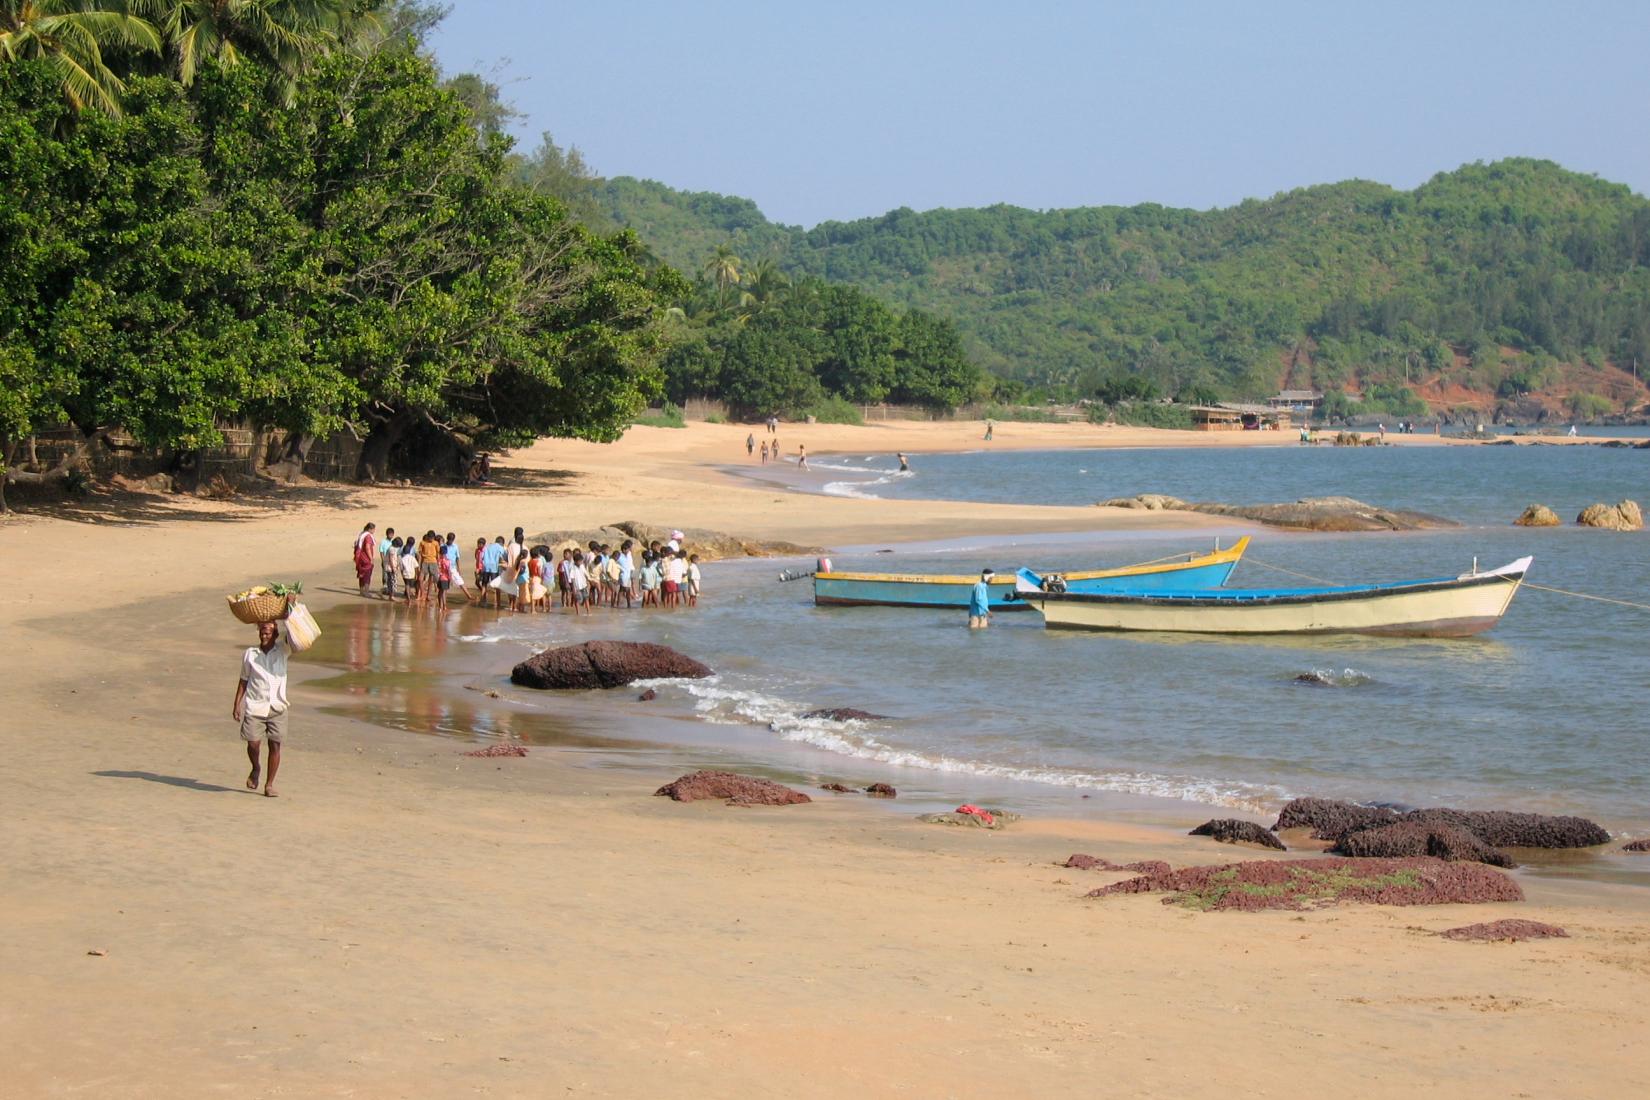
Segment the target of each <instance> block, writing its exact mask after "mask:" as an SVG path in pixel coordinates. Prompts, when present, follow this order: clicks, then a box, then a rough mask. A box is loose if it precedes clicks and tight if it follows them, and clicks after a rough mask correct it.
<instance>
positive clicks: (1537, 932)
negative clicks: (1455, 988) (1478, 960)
mask: <svg viewBox="0 0 1650 1100" xmlns="http://www.w3.org/2000/svg"><path fill="white" fill-rule="evenodd" d="M1438 934H1439V935H1440V936H1442V937H1444V938H1445V939H1446V940H1469V941H1471V940H1477V941H1480V942H1484V943H1496V942H1510V943H1517V942H1518V941H1520V940H1551V939H1566V940H1567V939H1569V938H1570V934H1569V933H1568V932H1566V931H1564V929H1562V928H1560V927H1559V926H1558V925H1556V924H1542V923H1541V922H1540V921H1536V920H1516V919H1514V920H1492V921H1490V922H1488V923H1486V924H1463V925H1462V926H1461V927H1460V928H1450V929H1447V930H1445V931H1443V932H1440V933H1438Z"/></svg>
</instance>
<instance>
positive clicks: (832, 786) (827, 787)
mask: <svg viewBox="0 0 1650 1100" xmlns="http://www.w3.org/2000/svg"><path fill="white" fill-rule="evenodd" d="M819 789H820V790H822V791H835V792H836V793H837V794H858V793H859V792H858V791H856V790H854V788H852V787H850V786H848V785H847V784H846V783H821V784H820V785H819Z"/></svg>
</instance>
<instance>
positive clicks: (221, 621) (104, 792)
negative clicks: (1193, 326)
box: [0, 423, 1650, 1097]
mask: <svg viewBox="0 0 1650 1100" xmlns="http://www.w3.org/2000/svg"><path fill="white" fill-rule="evenodd" d="M746 430H747V429H745V428H742V427H740V428H736V427H732V426H720V427H719V426H711V425H694V426H693V427H691V428H689V429H686V430H683V431H670V430H659V429H654V430H649V429H638V430H636V431H633V432H632V433H630V435H628V436H627V437H626V439H625V440H624V441H622V442H621V443H619V444H617V445H614V446H611V447H599V446H595V445H590V444H578V443H568V442H547V443H543V444H540V445H539V446H536V447H534V448H532V449H530V450H527V451H524V452H522V453H520V454H518V455H517V456H515V457H514V458H513V459H511V460H510V463H509V468H505V469H501V471H500V481H501V482H502V483H503V484H502V485H501V487H498V488H493V489H487V490H480V491H468V492H465V491H461V490H432V489H396V488H375V489H370V490H352V489H344V488H326V487H322V488H311V489H305V490H299V491H293V492H290V493H284V494H276V495H273V496H271V497H267V498H259V499H256V500H249V501H241V502H218V503H199V502H193V501H182V500H177V499H173V498H166V497H159V496H132V497H123V498H100V499H96V500H93V501H91V502H88V503H87V504H84V505H77V506H74V507H72V508H64V509H58V510H55V514H53V515H51V516H46V517H40V516H36V517H25V518H21V519H14V520H10V521H7V522H4V523H0V562H3V563H4V566H5V569H4V571H5V575H6V576H7V578H8V580H9V582H10V583H9V584H8V585H7V586H6V589H5V593H4V595H3V596H0V645H3V647H4V649H3V652H4V654H5V671H4V676H3V677H0V714H3V715H4V720H3V721H0V815H3V816H0V823H3V827H0V928H3V929H4V933H5V934H4V936H0V1095H5V1096H7V1097H11V1096H18V1097H34V1096H67V1095H92V1096H155V1097H192V1096H203V1095H217V1094H223V1095H237V1096H265V1095H284V1096H306V1097H307V1096H369V1097H377V1096H415V1097H425V1096H458V1095H474V1094H482V1095H494V1096H548V1095H566V1094H575V1095H576V1094H587V1095H598V1096H636V1095H646V1094H658V1093H665V1092H669V1093H671V1094H673V1095H688V1096H743V1095H753V1094H757V1093H765V1094H766V1093H782V1094H790V1095H801V1096H837V1095H843V1094H862V1095H874V1096H883V1095H904V1096H922V1097H929V1096H1043V1095H1072V1094H1089V1093H1093V1094H1099V1095H1106V1096H1164V1095H1175V1096H1183V1097H1203V1096H1209V1097H1214V1096H1231V1095H1240V1096H1264V1095H1279V1096H1281V1095H1301V1094H1311V1093H1313V1092H1318V1091H1325V1092H1333V1093H1338V1094H1342V1095H1350V1096H1358V1097H1365V1096H1371V1097H1382V1096H1413V1095H1427V1096H1451V1097H1454V1096H1461V1097H1488V1096H1498V1097H1499V1096H1535V1097H1571V1096H1574V1097H1621V1096H1630V1095H1638V1094H1643V1092H1644V1090H1645V1089H1646V1088H1647V1087H1650V1059H1646V1058H1645V1057H1644V1054H1643V1048H1642V1038H1643V1035H1644V1034H1645V1025H1646V1022H1647V1019H1650V906H1647V904H1646V901H1647V899H1646V898H1645V897H1644V895H1643V892H1642V891H1638V890H1632V889H1628V888H1623V887H1613V886H1609V885H1605V884H1597V883H1576V882H1569V881H1564V880H1554V879H1542V878H1538V877H1532V876H1527V875H1526V876H1521V881H1522V882H1523V884H1524V887H1525V889H1526V891H1527V893H1528V894H1529V896H1530V900H1529V901H1528V902H1526V903H1523V904H1520V905H1501V906H1489V905H1483V906H1452V907H1445V908H1439V909H1416V910H1401V909H1376V908H1347V909H1340V910H1331V911H1324V912H1315V913H1307V914H1290V913H1276V912H1274V913H1262V914H1236V913H1215V914H1200V913H1190V912H1185V911H1181V910H1177V909H1172V908H1168V907H1165V906H1163V905H1162V904H1160V903H1159V900H1158V899H1157V898H1155V897H1150V896H1142V897H1126V898H1115V899H1109V900H1106V901H1089V900H1084V899H1082V897H1081V895H1082V894H1083V893H1084V892H1085V891H1086V890H1088V889H1090V888H1092V887H1093V886H1095V885H1099V884H1102V883H1106V882H1111V881H1115V880H1116V879H1117V878H1118V877H1119V876H1116V875H1107V874H1097V873H1093V872H1078V871H1068V870H1063V869H1060V868H1057V867H1055V866H1054V865H1053V862H1052V861H1056V860H1063V859H1064V858H1065V856H1067V855H1069V854H1070V853H1072V852H1076V851H1083V852H1090V853H1094V854H1099V855H1104V856H1106V857H1108V858H1111V859H1113V860H1116V861H1119V862H1122V861H1127V860H1134V859H1144V858H1163V859H1168V860H1170V861H1171V862H1173V863H1174V864H1175V865H1176V866H1181V865H1185V864H1189V863H1196V862H1219V861H1222V860H1224V859H1227V858H1234V857H1236V856H1238V855H1240V854H1242V855H1245V856H1246V855H1247V853H1239V852H1237V851H1236V850H1234V849H1229V848H1224V847H1218V846H1215V845H1212V844H1208V843H1206V842H1201V841H1197V840H1192V839H1181V838H1175V837H1170V836H1166V835H1164V834H1163V833H1161V832H1159V831H1157V830H1152V829H1147V828H1143V827H1139V826H1133V825H1121V824H1108V823H1095V822H1063V821H1038V820H1031V821H1028V822H1025V823H1023V824H1021V825H1019V826H1017V827H1015V828H1014V829H1013V830H1011V831H1008V832H1005V833H1000V834H998V833H986V832H983V831H974V830H946V829H942V828H937V827H931V826H923V825H919V824H916V823H914V822H913V821H911V820H910V818H909V817H907V816H905V815H904V814H901V813H898V812H895V811H893V810H890V808H889V807H888V806H887V805H886V804H882V805H878V804H872V803H870V802H868V801H865V800H857V799H849V798H841V799H837V800H834V801H820V802H817V803H815V804H812V805H808V806H800V807H787V808H781V809H752V810H738V809H729V808H725V807H722V806H717V805H703V804H694V805H678V804H675V803H670V802H667V801H666V800H664V799H655V798H652V797H650V792H651V791H652V790H653V788H654V787H656V786H658V785H659V784H660V783H661V782H664V781H665V780H667V779H670V778H673V771H672V767H671V764H670V754H669V753H668V752H660V753H658V754H654V755H642V756H640V757H638V758H636V759H635V760H633V761H632V762H631V763H630V765H629V766H627V767H622V768H606V769H601V768H595V767H591V766H589V764H588V763H586V762H584V761H585V758H584V757H581V756H578V755H575V754H570V753H557V752H555V751H551V750H546V749H535V750H534V751H533V752H532V753H531V755H530V756H528V757H527V758H525V759H498V760H485V759H481V760H478V759H468V758H464V757H462V756H459V755H458V754H457V749H458V748H460V747H461V746H458V745H455V744H453V743H451V742H448V741H443V740H438V739H433V738H429V737H420V736H415V735H411V734H403V733H397V732H394V731H390V730H385V729H381V728H378V727H374V726H369V725H366V724H363V723H358V722H354V721H351V720H348V719H345V718H340V717H335V716H330V715H328V714H325V713H322V712H320V711H319V710H317V709H316V708H315V707H314V706H313V705H306V704H310V703H312V701H313V700H312V699H308V700H306V698H305V691H304V688H303V685H302V683H301V678H302V676H303V675H305V672H304V670H302V669H301V668H299V669H298V671H296V672H295V686H294V695H295V701H296V707H295V712H294V719H293V733H292V738H293V740H292V742H291V746H290V748H289V749H288V753H287V759H286V761H285V764H284V766H283V769H282V773H281V777H282V789H283V795H284V796H283V797H282V798H280V799H264V798H262V797H259V796H256V795H252V794H249V793H248V792H246V791H245V790H244V789H242V788H241V782H242V780H243V778H244V775H245V760H244V756H243V755H242V752H241V748H240V744H239V742H238V740H237V739H236V735H235V731H234V727H233V725H232V723H231V722H230V721H229V718H228V712H229V705H230V700H231V695H232V692H233V688H234V675H235V668H236V662H237V659H238V653H239V650H240V648H241V647H243V646H244V645H246V644H248V637H247V636H248V634H249V633H250V631H249V630H248V628H245V627H242V626H240V625H239V624H236V623H235V622H234V621H233V620H232V619H231V618H230V617H229V616H228V614H227V613H226V612H225V611H224V610H223V608H222V605H221V603H220V601H221V599H222V593H224V592H226V591H232V590H234V589H236V588H239V587H242V586H243V585H244V584H246V583H247V582H249V581H259V580H263V579H265V578H266V577H270V576H275V577H284V576H302V577H306V578H308V579H309V580H310V588H311V598H310V602H311V604H312V605H316V606H324V605H325V604H327V603H328V602H330V601H336V600H340V599H355V598H356V597H355V595H354V592H353V580H352V577H351V571H350V567H349V564H348V547H349V545H350V542H351V540H352V538H353V536H354V534H355V532H356V531H358V530H359V529H360V526H361V524H362V523H363V522H365V521H366V520H367V519H370V518H378V519H380V520H381V519H382V518H384V517H385V516H393V517H396V518H397V519H398V520H407V519H411V518H415V517H416V518H418V520H419V522H421V523H429V524H432V525H436V526H440V527H443V528H446V527H449V526H450V527H452V528H454V529H456V530H459V531H471V532H473V531H477V530H482V529H487V530H490V529H492V528H495V527H505V526H512V525H514V524H516V523H521V524H522V525H524V526H527V527H529V529H545V528H567V527H580V526H592V525H596V524H600V523H605V522H609V521H612V520H617V519H632V518H633V519H640V520H644V521H649V522H658V523H682V522H691V523H692V524H693V525H695V526H703V527H712V528H721V529H725V530H730V531H736V532H738V533H741V534H745V535H750V536H758V537H772V538H783V539H790V540H794V541H798V542H817V543H821V544H825V545H831V544H841V543H855V542H867V541H873V540H879V539H881V540H893V539H896V538H914V537H929V536H939V535H943V534H956V533H964V532H969V533H980V532H986V533H989V532H1012V531H1034V530H1035V531H1079V530H1096V529H1104V528H1108V527H1114V528H1121V527H1123V526H1130V527H1142V526H1153V527H1174V526H1181V527H1186V528H1192V527H1200V526H1203V525H1204V524H1205V522H1206V517H1196V516H1175V515H1163V514H1160V513H1150V514H1141V513H1136V512H1118V511H1113V510H1109V509H1095V508H1038V507H982V506H978V505H963V504H947V503H932V504H930V503H913V502H909V501H901V502H877V501H864V500H839V499H830V498H821V497H817V496H804V495H801V494H796V493H789V492H781V491H773V490H770V489H768V488H766V487H762V486H752V485H750V484H744V483H741V482H740V481H739V480H737V479H731V478H726V477H724V476H721V475H719V474H717V473H715V472H712V471H710V470H709V469H708V465H709V464H714V463H732V462H737V461H740V460H741V459H742V451H743V446H742V443H743V439H744V436H745V433H746ZM996 434H997V438H996V440H994V445H995V446H997V447H999V448H1005V449H1006V448H1009V447H1019V446H1027V447H1030V446H1036V447H1064V446H1088V445H1125V446H1126V445H1147V444H1153V443H1162V442H1190V443H1195V444H1197V445H1209V444H1210V443H1213V442H1219V443H1225V444H1238V443H1241V444H1244V445H1253V444H1254V443H1259V442H1267V443H1270V442H1274V440H1270V439H1264V437H1259V436H1255V435H1249V436H1241V437H1240V436H1225V437H1221V438H1219V439H1218V440H1212V439H1211V438H1210V437H1208V436H1192V435H1191V433H1157V432H1150V431H1145V430H1132V429H1097V428H1091V427H1087V426H1078V427H1065V426H1058V427H1056V426H1046V425H1020V424H1007V423H1005V424H1001V425H999V426H998V429H997V433H996ZM780 438H781V441H782V443H784V444H785V445H786V448H787V450H788V451H789V452H791V453H794V447H795V445H796V444H797V443H805V444H806V445H807V447H808V449H809V451H810V453H823V452H826V451H830V450H839V449H840V450H850V451H859V452H861V453H864V452H866V451H872V450H877V449H881V450H888V451H892V450H905V451H909V452H922V451H933V450H942V449H963V448H972V447H976V446H978V445H979V442H978V426H977V425H957V424H936V425H898V426H889V427H868V428H858V429H854V428H831V427H822V426H821V427H798V426H793V425H785V426H782V429H781V434H780ZM1278 442H1284V441H1278ZM299 665H301V659H299V661H298V662H296V663H295V668H296V667H297V666H299ZM1508 916H1520V917H1527V918H1531V919H1536V920H1541V921H1548V922H1551V923H1555V924H1560V925H1563V926H1565V927H1567V928H1568V929H1569V931H1570V933H1571V936H1572V937H1573V938H1571V939H1568V940H1550V941H1545V942H1540V943H1530V944H1518V945H1507V944H1492V945H1475V944H1464V943H1453V942H1449V941H1446V940H1442V939H1439V938H1436V937H1434V936H1432V935H1430V934H1429V933H1431V932H1436V931H1439V930H1442V929H1445V928H1450V927H1453V926H1456V925H1461V924H1467V923H1472V922H1476V921H1484V920H1494V919H1499V918H1502V917H1508ZM89 951H101V952H106V954H101V955H92V954H88V952H89Z"/></svg>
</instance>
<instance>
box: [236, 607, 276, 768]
mask: <svg viewBox="0 0 1650 1100" xmlns="http://www.w3.org/2000/svg"><path fill="white" fill-rule="evenodd" d="M289 652H290V649H289V647H288V646H287V644H286V642H284V641H282V640H281V633H280V628H279V627H278V626H276V625H275V624H274V623H259V624H258V644H257V645H255V646H251V647H250V648H248V649H247V651H246V652H245V653H243V654H241V681H240V683H239V684H237V685H236V686H235V705H234V706H233V707H232V708H231V709H230V712H229V713H230V715H231V716H232V717H233V718H234V719H235V721H237V722H239V723H240V724H241V740H242V741H245V742H246V758H247V759H248V760H250V761H252V771H251V772H250V773H248V774H247V777H246V789H247V790H249V791H255V790H257V789H258V778H259V775H260V774H261V775H262V776H263V782H264V794H265V795H267V796H268V797H270V798H274V797H275V796H276V791H275V773H276V772H277V771H279V770H280V767H281V742H282V741H284V740H285V739H286V711H287V702H286V658H287V654H288V653H289ZM265 741H268V742H269V762H268V764H267V766H265V767H262V768H260V767H259V766H258V765H259V761H258V752H259V750H260V749H261V748H262V747H263V743H264V742H265Z"/></svg>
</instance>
